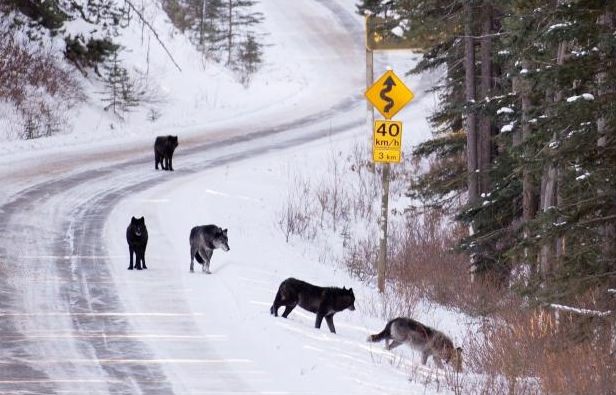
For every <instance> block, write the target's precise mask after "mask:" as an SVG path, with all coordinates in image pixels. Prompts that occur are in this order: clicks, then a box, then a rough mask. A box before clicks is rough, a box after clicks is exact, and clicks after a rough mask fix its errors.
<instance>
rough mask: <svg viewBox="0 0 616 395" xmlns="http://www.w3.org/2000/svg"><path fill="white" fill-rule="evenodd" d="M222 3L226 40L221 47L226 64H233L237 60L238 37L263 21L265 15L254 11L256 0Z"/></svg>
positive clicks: (237, 0)
mask: <svg viewBox="0 0 616 395" xmlns="http://www.w3.org/2000/svg"><path fill="white" fill-rule="evenodd" d="M222 3H223V12H222V16H221V18H222V21H223V23H222V24H223V26H224V41H223V43H222V45H221V49H222V51H223V52H224V53H225V54H226V64H227V65H228V66H233V63H234V62H235V61H236V60H237V58H236V57H235V55H236V54H237V51H235V47H236V45H237V44H238V41H237V39H238V37H241V36H242V35H243V34H244V32H246V31H250V29H251V28H252V27H254V26H255V25H257V24H259V23H261V22H262V21H263V15H262V14H261V13H260V12H255V11H252V9H251V7H252V6H254V5H255V4H256V3H257V1H255V0H222Z"/></svg>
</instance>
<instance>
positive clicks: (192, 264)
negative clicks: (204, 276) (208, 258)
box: [190, 243, 197, 272]
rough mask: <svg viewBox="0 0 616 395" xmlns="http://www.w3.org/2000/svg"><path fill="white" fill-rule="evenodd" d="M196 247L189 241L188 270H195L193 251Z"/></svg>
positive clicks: (195, 250) (194, 251)
mask: <svg viewBox="0 0 616 395" xmlns="http://www.w3.org/2000/svg"><path fill="white" fill-rule="evenodd" d="M196 252H197V249H196V248H195V247H193V245H192V243H190V271H191V272H194V271H195V253H196Z"/></svg>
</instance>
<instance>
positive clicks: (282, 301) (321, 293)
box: [270, 278, 355, 333]
mask: <svg viewBox="0 0 616 395" xmlns="http://www.w3.org/2000/svg"><path fill="white" fill-rule="evenodd" d="M297 305H299V306H300V307H301V308H303V309H306V310H308V311H310V312H311V313H316V314H317V319H316V322H315V324H314V327H315V328H317V329H319V328H321V322H322V321H323V318H325V321H326V322H327V326H328V327H329V330H330V331H331V332H332V333H336V328H335V327H334V314H336V313H337V312H339V311H342V310H345V309H349V310H351V311H353V310H355V295H354V294H353V288H349V289H346V288H344V287H342V289H341V288H335V287H318V286H316V285H312V284H309V283H307V282H305V281H302V280H297V279H295V278H287V279H286V280H284V281H283V282H282V283H280V287H278V292H277V293H276V298H274V304H273V305H272V307H271V308H270V313H271V314H273V315H274V316H275V317H278V309H279V308H280V306H284V307H285V309H284V312H283V313H282V316H283V317H284V318H287V316H288V315H289V314H290V313H291V311H293V309H294V308H295V306H297Z"/></svg>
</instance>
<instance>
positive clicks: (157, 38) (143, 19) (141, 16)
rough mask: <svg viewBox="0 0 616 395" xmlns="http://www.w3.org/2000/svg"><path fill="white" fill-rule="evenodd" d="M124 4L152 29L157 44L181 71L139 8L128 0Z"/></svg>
mask: <svg viewBox="0 0 616 395" xmlns="http://www.w3.org/2000/svg"><path fill="white" fill-rule="evenodd" d="M125 1H126V4H128V5H129V6H130V8H132V9H133V11H135V13H136V14H137V16H138V17H139V19H141V21H142V22H143V23H144V24H145V25H146V26H147V27H148V28H149V29H150V30H151V31H152V33H154V37H156V40H157V41H158V42H159V44H160V45H161V47H163V49H164V50H165V52H167V55H169V59H171V61H172V62H173V64H174V65H175V67H177V68H178V70H179V71H180V72H182V69H181V68H180V66H179V65H178V64H177V62H176V61H175V59H173V56H172V55H171V52H169V50H168V49H167V47H166V46H165V44H163V41H162V40H161V39H160V37H158V33H156V30H154V28H153V27H152V25H150V22H148V21H146V20H145V18H144V17H143V15H141V13H140V12H139V10H138V9H137V7H135V6H134V4H133V3H131V1H130V0H125Z"/></svg>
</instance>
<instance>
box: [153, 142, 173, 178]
mask: <svg viewBox="0 0 616 395" xmlns="http://www.w3.org/2000/svg"><path fill="white" fill-rule="evenodd" d="M177 146H178V136H158V137H156V141H155V142H154V168H155V169H156V170H158V164H159V163H160V167H161V168H162V169H163V170H171V171H173V151H175V149H176V148H177Z"/></svg>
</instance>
